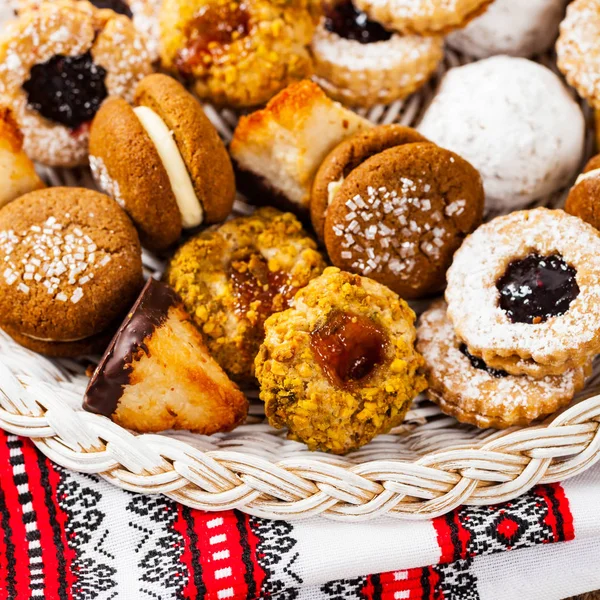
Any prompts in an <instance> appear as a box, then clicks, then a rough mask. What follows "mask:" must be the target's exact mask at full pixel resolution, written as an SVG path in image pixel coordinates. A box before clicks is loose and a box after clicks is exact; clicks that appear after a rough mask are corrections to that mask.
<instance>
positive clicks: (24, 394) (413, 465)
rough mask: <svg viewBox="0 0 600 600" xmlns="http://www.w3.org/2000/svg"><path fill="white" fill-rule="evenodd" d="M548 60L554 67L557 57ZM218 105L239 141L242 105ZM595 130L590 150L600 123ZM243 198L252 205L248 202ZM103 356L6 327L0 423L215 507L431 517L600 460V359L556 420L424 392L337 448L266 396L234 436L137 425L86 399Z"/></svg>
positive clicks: (107, 474)
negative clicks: (364, 435)
mask: <svg viewBox="0 0 600 600" xmlns="http://www.w3.org/2000/svg"><path fill="white" fill-rule="evenodd" d="M463 60H464V59H461V58H460V57H459V56H457V55H455V54H453V53H448V54H447V57H446V61H445V63H444V65H443V66H442V67H441V68H440V73H439V74H438V77H437V78H435V79H434V81H433V82H432V83H431V84H430V85H429V86H427V87H426V88H425V89H424V90H423V91H422V92H420V93H419V94H417V95H414V96H412V97H411V98H410V99H408V100H407V101H405V102H396V103H394V104H393V105H391V106H388V107H375V108H374V109H372V110H371V111H369V112H368V113H365V116H368V117H369V118H370V119H372V120H373V121H375V122H378V123H392V122H400V123H402V124H405V125H412V124H414V123H415V122H417V121H418V119H419V117H420V115H421V114H422V112H423V109H424V107H425V106H426V105H427V104H428V102H429V100H430V99H431V97H432V95H433V90H434V89H435V85H436V82H437V81H438V80H439V75H441V74H442V73H443V72H444V71H445V70H447V69H448V68H450V67H452V66H456V65H457V64H460V63H461V62H462V61H463ZM543 62H544V63H545V64H547V65H548V66H552V62H551V59H549V58H548V59H545V60H543ZM205 109H206V111H207V114H208V115H209V117H210V118H211V120H212V121H213V123H214V124H215V126H217V128H218V129H219V131H220V133H221V134H222V135H223V137H224V138H225V139H230V137H231V134H232V129H233V127H234V126H235V123H236V115H235V114H233V113H230V112H228V111H223V112H220V113H217V112H216V111H215V110H214V109H213V108H212V107H210V106H205ZM585 110H586V115H587V117H588V119H589V120H590V121H592V120H593V118H592V116H591V115H590V113H589V110H587V108H585ZM588 138H589V139H588V142H589V147H588V150H589V152H588V155H589V154H590V153H591V151H592V149H593V143H594V139H593V133H592V129H591V128H590V135H589V136H588ZM46 175H47V178H48V179H49V181H50V182H51V183H52V184H54V185H85V184H88V185H89V184H90V182H89V175H88V174H86V173H84V172H68V171H64V172H63V171H49V172H48V173H47V174H46ZM562 199H563V194H556V195H554V196H552V197H551V198H547V199H545V200H544V202H543V204H545V205H547V206H557V205H560V202H561V201H562ZM236 209H237V211H238V212H247V211H248V210H249V209H248V207H247V206H246V205H244V204H243V203H240V202H238V203H237V204H236ZM144 265H145V270H146V273H147V274H148V275H160V273H161V271H162V268H163V264H162V263H161V262H160V261H158V260H157V259H156V258H155V257H152V256H150V255H148V254H145V255H144ZM416 308H417V309H418V308H419V307H418V306H417V307H416ZM89 364H90V362H89V361H88V360H85V359H82V360H80V361H69V360H61V361H49V360H47V359H45V358H43V357H40V356H38V355H36V354H34V353H32V352H29V351H27V350H25V349H23V348H21V347H20V346H18V345H16V344H15V343H14V342H13V341H12V340H10V339H9V338H8V337H7V336H5V335H4V334H1V333H0V428H2V429H5V430H6V431H8V432H10V433H13V434H16V435H20V436H25V437H28V438H31V439H32V441H33V442H34V443H35V445H36V446H37V447H38V449H39V450H40V451H41V452H42V453H43V454H45V455H46V456H48V457H49V458H50V459H51V460H53V461H55V462H56V463H58V464H60V465H62V466H64V467H66V468H69V469H73V470H75V471H79V472H83V473H95V474H98V475H101V476H102V477H104V478H105V479H107V480H108V481H110V482H111V483H113V484H114V485H116V486H118V487H121V488H124V489H126V490H130V491H133V492H141V493H162V494H165V495H166V496H168V497H170V498H172V499H174V500H176V501H178V502H181V503H182V504H186V505H188V506H191V507H194V508H199V509H204V510H209V511H218V510H225V509H230V508H237V509H239V510H242V511H244V512H247V513H249V514H253V515H256V516H260V517H266V518H277V519H286V520H290V519H297V518H306V517H309V516H315V515H323V516H325V517H328V518H332V519H339V520H347V521H362V520H366V519H370V518H374V517H377V516H380V515H390V516H393V517H399V518H408V519H426V518H432V517H435V516H439V515H442V514H445V513H447V512H449V511H450V510H452V509H454V508H455V507H457V506H459V505H460V504H495V503H498V502H503V501H506V500H509V499H511V498H514V497H516V496H518V495H520V494H523V493H525V492H526V491H527V490H529V489H530V488H531V487H532V486H534V485H536V484H538V483H550V482H556V481H562V480H564V479H567V478H569V477H572V476H574V475H577V474H578V473H581V472H583V471H584V470H586V469H587V468H589V467H590V466H591V465H592V464H594V463H595V462H596V461H597V460H598V459H600V368H596V369H595V373H594V376H593V377H592V379H591V380H590V383H589V384H588V388H587V390H586V391H585V392H584V393H583V394H582V395H581V396H580V397H579V399H578V401H577V402H575V403H574V404H572V405H571V407H570V408H568V409H567V410H565V411H563V412H561V413H560V414H558V415H556V416H554V417H553V418H551V419H549V420H548V421H547V422H545V423H544V424H541V425H537V426H532V427H526V428H513V429H510V430H506V431H503V432H498V431H494V430H478V429H475V428H473V427H468V426H464V425H460V424H458V423H457V422H456V421H455V420H454V419H452V418H450V417H447V416H445V415H443V414H442V413H441V412H440V410H439V409H438V408H437V407H436V406H434V405H432V404H430V403H429V402H427V401H426V400H424V399H421V398H420V399H418V400H417V401H416V402H415V403H414V405H413V408H412V410H411V411H410V412H409V414H408V415H407V419H406V421H405V422H404V423H403V424H402V425H401V426H400V427H398V428H396V429H395V430H394V431H392V432H390V433H389V434H387V435H382V436H379V437H378V438H376V439H375V440H374V441H373V442H371V443H370V444H369V445H368V446H365V447H364V448H361V449H360V450H358V451H356V452H353V453H352V454H350V455H348V456H346V457H336V456H330V455H326V454H322V453H314V452H309V451H308V450H307V449H306V447H305V446H304V445H303V444H300V443H298V442H294V441H289V440H287V439H286V438H285V432H282V431H276V430H274V429H272V428H271V427H270V426H269V425H268V424H267V423H266V422H265V421H264V413H263V412H262V406H261V404H260V403H252V404H251V411H250V417H249V419H248V422H247V424H245V425H243V426H241V427H239V428H237V429H236V430H235V431H233V432H231V433H229V434H219V435H215V436H211V437H206V436H201V435H194V434H191V433H188V432H166V433H164V434H160V435H150V434H144V435H137V436H136V435H133V434H131V433H130V432H128V431H127V430H125V429H123V428H122V427H119V426H118V425H116V424H115V423H113V422H112V421H110V420H109V419H107V418H105V417H102V416H99V415H95V414H90V413H86V412H84V411H83V410H82V409H81V399H82V396H83V393H84V390H85V386H86V384H87V377H86V376H85V369H86V366H89Z"/></svg>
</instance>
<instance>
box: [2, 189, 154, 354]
mask: <svg viewBox="0 0 600 600" xmlns="http://www.w3.org/2000/svg"><path fill="white" fill-rule="evenodd" d="M0 261H1V262H2V265H3V267H2V271H1V273H0V326H1V327H2V328H3V329H5V330H6V332H7V333H8V334H9V335H13V337H14V338H15V339H16V340H17V341H18V342H19V343H21V344H22V345H24V346H27V347H28V348H31V349H32V350H34V351H37V352H42V353H44V354H48V355H50V356H76V355H78V354H80V353H82V349H86V351H91V350H92V349H93V350H95V351H98V350H100V351H103V350H104V348H105V344H104V345H101V346H100V345H99V344H102V343H103V342H106V343H107V342H108V341H109V339H110V336H109V337H108V338H107V337H106V336H105V335H103V334H104V333H106V332H107V331H111V330H112V331H113V332H114V329H112V327H113V326H115V325H116V323H115V321H118V320H120V319H121V318H122V317H123V314H124V313H125V311H126V310H127V308H129V306H131V303H132V302H133V300H134V298H135V297H136V296H137V294H138V292H139V290H140V288H141V286H142V284H143V279H142V260H141V250H140V243H139V240H138V236H137V233H136V232H135V229H134V227H133V225H132V224H131V221H129V219H128V218H127V215H126V214H125V213H124V212H123V211H122V210H121V209H120V208H119V207H118V206H117V205H116V204H115V203H114V202H113V201H112V200H111V199H110V198H108V197H107V196H104V195H103V194H99V193H98V192H93V191H91V190H85V189H78V188H60V187H54V188H48V189H45V190H38V191H35V192H31V193H30V194H27V195H25V196H22V197H21V198H19V199H18V200H15V201H14V202H11V203H10V204H8V205H7V206H5V207H4V208H2V209H1V210H0Z"/></svg>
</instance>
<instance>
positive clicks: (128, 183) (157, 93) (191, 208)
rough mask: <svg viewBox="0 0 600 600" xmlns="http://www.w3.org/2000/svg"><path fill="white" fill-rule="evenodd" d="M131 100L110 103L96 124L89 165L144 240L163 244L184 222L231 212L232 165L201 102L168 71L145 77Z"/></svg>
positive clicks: (154, 247)
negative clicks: (129, 101)
mask: <svg viewBox="0 0 600 600" xmlns="http://www.w3.org/2000/svg"><path fill="white" fill-rule="evenodd" d="M134 105H135V106H134V107H132V106H130V105H129V104H127V103H126V102H124V101H122V100H117V99H110V100H108V101H107V102H105V104H104V106H103V107H102V108H101V109H100V111H99V112H98V114H97V115H96V118H95V120H94V123H93V125H92V131H91V135H90V166H91V168H92V172H93V174H94V177H95V179H96V181H97V183H98V185H99V186H100V187H101V188H102V189H103V190H104V191H105V192H106V193H108V194H109V195H110V196H112V197H113V198H114V199H115V200H116V201H117V202H118V203H119V204H120V205H121V206H122V207H123V208H124V209H125V210H126V211H127V212H128V213H129V215H130V216H131V218H132V219H133V221H134V223H135V224H136V226H137V228H138V230H139V232H140V236H141V239H142V243H143V245H144V246H146V247H148V248H150V249H152V250H163V249H165V248H168V247H169V246H171V245H173V244H174V243H175V242H176V241H177V240H178V239H179V236H180V235H181V229H182V227H184V228H193V227H196V226H198V225H200V224H201V223H215V222H219V221H222V220H224V219H225V218H226V217H227V216H228V215H229V213H230V212H231V208H232V206H233V200H234V198H235V179H234V175H233V168H232V166H231V161H230V160H229V155H228V154H227V151H226V149H225V146H224V145H223V142H222V141H221V139H220V138H219V135H218V133H217V131H216V130H215V128H214V127H213V126H212V124H211V123H210V121H209V120H208V118H207V117H206V115H205V114H204V111H203V110H202V107H201V106H200V104H199V103H198V102H197V101H196V100H195V99H194V98H193V97H192V96H191V95H190V94H189V93H188V92H187V91H186V90H185V88H184V87H183V86H182V85H181V84H180V83H178V82H177V81H175V80H174V79H172V78H171V77H168V76H166V75H151V76H149V77H147V78H145V79H144V80H142V81H141V82H140V84H139V85H138V87H137V88H136V91H135V100H134ZM140 110H143V111H145V116H144V115H142V114H141V113H140V112H139V111H140ZM148 113H149V114H148ZM142 118H144V120H142ZM149 118H150V120H148V119H149ZM157 125H158V129H157ZM128 156H130V157H132V158H133V160H124V157H128Z"/></svg>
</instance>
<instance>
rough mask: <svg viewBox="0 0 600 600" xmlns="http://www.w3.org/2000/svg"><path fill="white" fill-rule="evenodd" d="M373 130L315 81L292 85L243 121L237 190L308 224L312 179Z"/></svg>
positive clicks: (234, 146)
mask: <svg viewBox="0 0 600 600" xmlns="http://www.w3.org/2000/svg"><path fill="white" fill-rule="evenodd" d="M370 127H372V124H371V123H370V122H369V121H367V120H366V119H363V118H362V117H359V116H358V115H357V114H356V113H354V112H352V111H351V110H348V109H346V108H344V107H343V106H342V105H341V104H338V103H337V102H334V101H333V100H330V99H329V98H328V97H327V96H326V95H325V93H324V92H323V90H321V88H320V87H319V86H318V85H316V84H315V83H312V82H310V81H302V82H300V83H296V84H293V85H290V86H289V87H287V88H286V89H285V90H283V91H282V92H281V93H279V94H278V95H277V96H276V97H275V98H273V99H272V100H271V101H270V102H269V103H268V104H267V106H266V108H264V109H263V110H259V111H256V112H254V113H252V114H251V115H249V116H247V117H242V118H241V119H240V121H239V123H238V126H237V128H236V130H235V133H234V136H233V140H232V142H231V146H230V151H231V156H232V157H233V159H234V162H235V163H236V166H237V170H238V185H239V186H240V188H241V190H242V191H243V192H244V194H246V196H248V198H249V199H250V200H251V201H252V202H254V203H256V204H271V205H273V206H276V207H277V208H281V209H283V210H290V211H292V212H295V213H296V214H298V215H299V216H301V217H303V218H308V213H309V205H310V190H311V186H312V183H313V178H314V176H315V173H316V172H317V169H318V168H319V166H320V165H321V162H322V161H323V159H324V158H325V157H326V156H327V154H328V153H329V152H330V151H331V150H332V149H333V148H335V146H337V145H338V144H339V143H340V142H341V141H343V140H345V139H346V138H348V137H350V136H351V135H353V134H354V133H357V132H358V131H364V130H365V129H368V128H370Z"/></svg>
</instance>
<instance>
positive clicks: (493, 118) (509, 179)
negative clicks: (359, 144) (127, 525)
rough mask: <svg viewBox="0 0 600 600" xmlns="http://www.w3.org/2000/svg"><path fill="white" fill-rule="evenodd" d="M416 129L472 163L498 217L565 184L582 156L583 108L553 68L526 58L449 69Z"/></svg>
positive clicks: (489, 206)
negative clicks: (550, 68)
mask: <svg viewBox="0 0 600 600" xmlns="http://www.w3.org/2000/svg"><path fill="white" fill-rule="evenodd" d="M418 129H419V131H420V132H421V133H422V134H423V135H425V136H426V137H427V138H429V139H430V140H432V141H433V142H435V143H436V144H439V145H440V146H442V147H444V148H448V149H450V150H452V151H454V152H457V153H458V154H460V155H461V156H463V157H464V158H465V159H466V160H468V161H470V162H471V163H473V165H474V166H475V167H476V168H477V169H478V170H479V172H480V173H481V176H482V177H483V181H484V186H485V191H486V208H487V209H488V210H491V211H494V212H506V211H510V210H514V209H517V208H522V207H524V206H526V205H527V204H529V203H531V202H533V201H534V200H536V199H539V198H542V197H544V196H546V195H548V194H550V193H552V192H555V191H557V190H559V189H561V188H563V187H565V186H566V185H568V184H569V182H570V181H571V180H572V179H573V178H574V177H575V174H576V173H577V172H578V170H579V167H580V164H581V161H582V158H583V152H584V141H585V121H584V118H583V114H582V112H581V109H580V107H579V106H578V104H577V103H576V102H575V101H574V100H573V98H572V97H571V95H570V94H569V92H568V91H567V89H566V88H565V86H564V85H563V83H562V82H561V81H560V79H559V78H558V77H557V76H556V75H555V74H554V73H552V71H550V70H549V69H547V68H546V67H544V66H542V65H540V64H537V63H534V62H532V61H529V60H526V59H522V58H511V57H507V56H497V57H493V58H488V59H485V60H481V61H479V62H475V63H472V64H469V65H466V66H463V67H459V68H456V69H451V70H450V71H449V72H448V73H447V74H446V76H445V77H444V79H443V81H442V85H441V87H440V90H439V92H438V94H437V96H436V97H435V99H434V100H433V103H432V104H431V106H430V107H429V109H428V110H427V112H426V113H425V116H424V118H423V121H422V122H421V124H420V126H419V128H418Z"/></svg>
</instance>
